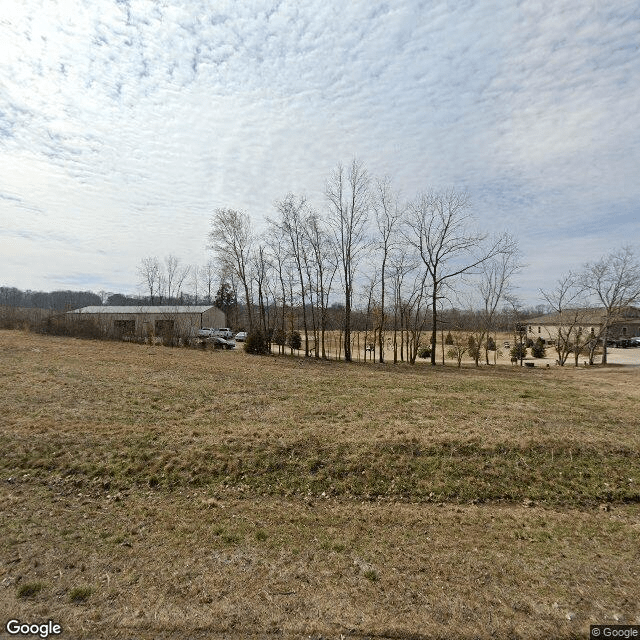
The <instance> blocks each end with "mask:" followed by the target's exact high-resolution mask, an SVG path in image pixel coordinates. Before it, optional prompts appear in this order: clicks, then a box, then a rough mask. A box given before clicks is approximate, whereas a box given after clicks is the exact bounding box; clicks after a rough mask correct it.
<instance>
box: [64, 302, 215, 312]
mask: <svg viewBox="0 0 640 640" xmlns="http://www.w3.org/2000/svg"><path fill="white" fill-rule="evenodd" d="M210 309H217V307H216V306H215V305H212V304H206V305H203V304H196V305H177V306H175V305H174V306H170V305H157V306H145V307H143V306H136V305H131V306H125V305H123V306H106V305H105V306H92V307H82V308H81V309H74V310H73V311H69V313H99V314H110V313H117V314H141V313H144V314H154V313H158V314H167V313H170V314H175V313H205V312H206V311H209V310H210Z"/></svg>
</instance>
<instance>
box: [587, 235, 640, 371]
mask: <svg viewBox="0 0 640 640" xmlns="http://www.w3.org/2000/svg"><path fill="white" fill-rule="evenodd" d="M581 284H582V286H583V287H584V288H585V290H586V291H588V292H589V293H591V295H592V296H593V297H594V298H596V299H597V300H598V301H599V303H600V304H601V305H602V306H603V308H604V317H603V320H602V326H601V330H600V335H601V336H602V364H607V337H608V335H609V330H610V329H611V326H612V325H613V324H614V323H615V322H616V321H617V320H618V319H619V318H620V317H621V316H622V314H623V313H624V311H625V310H626V308H627V307H629V306H631V305H633V304H634V303H635V302H636V301H637V300H638V299H640V264H639V263H638V259H637V257H636V256H635V253H634V251H633V249H631V247H622V248H621V249H619V250H618V251H616V252H614V253H611V254H609V255H608V256H605V257H603V258H601V259H600V260H598V261H597V262H593V263H588V264H586V265H585V266H584V270H583V272H582V277H581Z"/></svg>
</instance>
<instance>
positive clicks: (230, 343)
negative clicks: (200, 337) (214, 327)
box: [211, 336, 236, 349]
mask: <svg viewBox="0 0 640 640" xmlns="http://www.w3.org/2000/svg"><path fill="white" fill-rule="evenodd" d="M211 341H212V342H213V346H214V347H215V348H216V349H235V348H236V343H235V340H227V339H226V338H222V337H220V336H213V337H212V338H211Z"/></svg>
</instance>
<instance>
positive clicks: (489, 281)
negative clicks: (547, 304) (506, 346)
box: [475, 234, 522, 366]
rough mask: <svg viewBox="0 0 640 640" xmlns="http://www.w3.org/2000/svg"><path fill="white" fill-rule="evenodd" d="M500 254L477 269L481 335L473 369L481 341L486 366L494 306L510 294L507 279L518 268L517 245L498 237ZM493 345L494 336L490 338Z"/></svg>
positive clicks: (504, 237)
mask: <svg viewBox="0 0 640 640" xmlns="http://www.w3.org/2000/svg"><path fill="white" fill-rule="evenodd" d="M502 244H503V251H502V252H501V253H499V254H498V255H495V256H493V257H492V258H490V259H488V260H486V261H485V262H483V263H482V265H481V266H480V282H479V285H478V292H479V294H480V299H481V302H482V307H481V311H480V319H481V325H480V326H481V334H480V336H477V337H478V351H477V352H476V354H475V355H476V356H477V357H478V359H476V366H477V365H478V360H479V352H480V347H481V345H482V344H483V341H484V354H485V361H486V363H487V364H489V340H488V337H489V335H490V333H491V332H492V331H494V334H495V329H496V327H495V319H496V315H497V313H498V305H499V304H500V303H501V302H502V301H503V300H505V298H506V297H507V296H509V294H510V293H511V284H512V282H511V278H512V277H513V275H514V274H515V273H516V272H517V271H519V270H520V269H521V268H522V265H521V264H520V251H519V248H518V242H517V240H515V239H514V238H512V237H511V236H509V235H508V234H505V235H504V236H502ZM494 342H495V335H494Z"/></svg>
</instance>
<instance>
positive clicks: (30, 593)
mask: <svg viewBox="0 0 640 640" xmlns="http://www.w3.org/2000/svg"><path fill="white" fill-rule="evenodd" d="M42 589H44V585H43V584H42V582H26V583H25V584H21V585H20V586H19V587H18V592H17V594H16V595H17V596H18V598H25V599H26V598H35V597H36V596H37V595H38V594H39V593H40V592H41V591H42Z"/></svg>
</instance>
